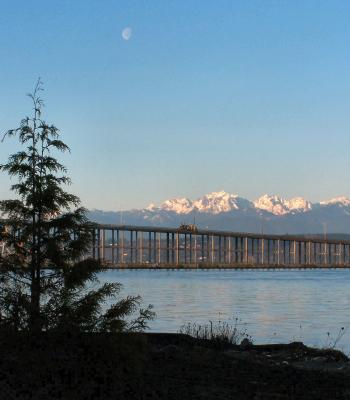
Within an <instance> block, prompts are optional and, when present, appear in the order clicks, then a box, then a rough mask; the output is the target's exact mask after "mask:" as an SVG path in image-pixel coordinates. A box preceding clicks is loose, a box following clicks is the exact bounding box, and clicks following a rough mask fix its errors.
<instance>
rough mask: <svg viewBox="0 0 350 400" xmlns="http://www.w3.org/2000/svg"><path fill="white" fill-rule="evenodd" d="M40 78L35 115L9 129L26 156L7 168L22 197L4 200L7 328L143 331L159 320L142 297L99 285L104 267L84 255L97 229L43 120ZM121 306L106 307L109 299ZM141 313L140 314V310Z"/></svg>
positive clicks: (1, 280) (2, 314) (55, 133)
mask: <svg viewBox="0 0 350 400" xmlns="http://www.w3.org/2000/svg"><path fill="white" fill-rule="evenodd" d="M41 91H42V83H41V81H40V80H39V81H38V83H37V85H36V87H35V90H34V92H33V93H32V94H30V95H29V97H30V99H31V100H32V104H33V115H32V116H31V117H26V118H24V119H22V121H21V123H20V126H19V127H18V128H16V129H11V130H9V131H7V132H6V134H5V135H4V138H5V137H16V138H17V139H18V140H19V144H20V146H21V149H20V151H18V152H17V153H15V154H12V155H10V156H9V158H8V161H7V163H5V164H3V165H1V166H0V169H1V170H2V171H4V172H7V173H8V174H9V175H10V177H11V178H13V179H15V180H16V183H14V184H13V185H12V187H11V189H12V190H13V191H14V192H15V193H16V194H17V196H18V197H17V199H14V200H3V201H1V202H0V211H1V212H2V215H3V218H4V220H5V221H4V223H3V225H2V229H1V232H0V240H1V241H2V242H3V243H4V244H5V248H6V250H7V251H6V252H4V253H3V254H2V255H1V257H0V329H2V330H13V331H29V332H31V333H38V332H42V331H67V330H69V331H71V332H72V331H76V332H122V331H139V330H143V329H144V328H146V326H147V322H148V321H149V320H150V319H151V318H153V316H154V313H153V312H152V310H151V306H149V307H148V308H146V309H139V306H140V301H141V299H140V297H139V296H128V297H126V298H123V299H119V298H118V295H119V293H120V290H121V285H120V284H119V283H104V284H100V282H99V280H98V273H99V272H100V271H101V270H102V269H103V265H102V264H101V263H100V262H98V261H96V260H94V259H92V258H85V257H86V254H87V252H88V251H89V248H90V245H91V241H92V228H93V224H92V223H91V222H90V221H88V219H87V217H86V210H85V209H84V208H83V207H81V206H80V200H79V198H78V197H77V196H75V195H73V194H70V193H68V192H67V191H66V190H65V188H66V187H67V185H69V184H70V183H71V182H70V179H69V178H68V177H67V176H66V172H67V171H66V168H65V167H64V166H63V165H62V164H61V163H59V162H58V160H57V159H56V158H54V152H55V151H59V152H66V151H69V147H68V146H67V145H66V144H65V143H64V142H63V141H62V140H60V133H59V130H58V129H57V128H56V127H55V126H54V125H50V124H48V123H46V122H45V121H44V120H43V119H42V108H43V101H42V99H41V97H40V92H41ZM107 299H108V300H109V301H111V300H112V301H114V303H113V304H112V305H111V306H110V307H107V306H106V300H107ZM137 311H138V314H137V315H136V316H135V315H134V312H137Z"/></svg>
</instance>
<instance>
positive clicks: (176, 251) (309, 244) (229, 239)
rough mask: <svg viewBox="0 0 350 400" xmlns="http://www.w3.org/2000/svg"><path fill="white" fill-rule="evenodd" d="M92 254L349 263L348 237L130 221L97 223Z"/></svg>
mask: <svg viewBox="0 0 350 400" xmlns="http://www.w3.org/2000/svg"><path fill="white" fill-rule="evenodd" d="M92 254H93V257H95V258H98V259H101V260H104V261H105V262H106V266H107V267H108V268H121V269H125V268H132V269H134V268H152V269H176V268H203V269H214V268H215V269H216V268H237V269H241V268H242V269H243V268H244V269H247V268H249V269H266V268H268V269H271V268H273V269H282V268H298V269H303V268H350V241H346V240H328V239H326V238H321V237H318V236H314V237H311V236H295V235H266V234H256V233H244V232H228V231H218V230H204V229H198V228H197V227H195V226H193V225H184V226H181V227H180V228H164V227H159V228H158V227H147V226H133V225H98V226H97V227H96V228H95V230H94V241H93V248H92Z"/></svg>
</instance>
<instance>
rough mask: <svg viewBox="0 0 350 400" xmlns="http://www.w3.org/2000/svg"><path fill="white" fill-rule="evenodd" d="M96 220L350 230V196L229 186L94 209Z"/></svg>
mask: <svg viewBox="0 0 350 400" xmlns="http://www.w3.org/2000/svg"><path fill="white" fill-rule="evenodd" d="M89 217H90V219H91V220H93V221H96V222H99V223H108V224H129V225H147V226H169V227H176V226H179V225H180V224H181V223H193V222H195V223H196V225H197V226H198V227H200V228H204V229H205V228H208V229H220V230H230V231H238V232H259V233H260V232H263V233H271V234H272V233H274V234H317V233H318V234H320V233H326V234H329V233H344V234H350V199H348V198H346V197H336V198H333V199H330V200H327V201H321V202H318V203H312V202H310V201H308V200H305V199H304V198H302V197H294V198H291V199H285V198H282V197H280V196H277V195H267V194H265V195H263V196H261V197H259V198H258V199H256V200H255V201H250V200H248V199H245V198H243V197H240V196H238V195H236V194H230V193H226V192H225V191H220V192H212V193H209V194H206V195H204V196H202V197H200V198H198V199H196V200H191V199H188V198H181V197H179V198H174V199H170V200H166V201H164V202H163V203H162V204H160V205H159V206H157V205H155V204H150V205H149V206H148V207H146V208H143V209H134V210H128V211H123V212H121V211H102V210H91V211H90V212H89Z"/></svg>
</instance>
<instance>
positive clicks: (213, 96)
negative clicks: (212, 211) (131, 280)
mask: <svg viewBox="0 0 350 400" xmlns="http://www.w3.org/2000/svg"><path fill="white" fill-rule="evenodd" d="M0 4H1V13H0V59H1V63H0V80H1V85H0V90H1V94H0V132H5V131H6V130H7V129H10V128H14V127H17V126H18V125H19V122H20V120H21V118H23V117H24V116H26V115H30V113H31V104H30V101H29V98H28V97H26V94H27V93H28V92H30V91H32V89H33V87H34V85H35V83H36V81H37V79H38V77H41V79H42V81H43V82H44V88H45V91H44V93H43V98H44V101H45V110H44V115H43V117H44V119H45V120H46V121H47V122H49V123H53V124H55V125H56V126H57V127H58V128H59V129H60V132H61V135H62V136H61V138H62V140H64V141H65V142H66V143H67V144H68V145H69V146H70V148H71V153H70V154H67V155H64V156H63V157H61V155H57V156H58V157H59V158H60V160H61V161H62V162H63V163H64V164H65V165H66V166H67V168H68V171H69V175H70V176H71V178H72V180H73V184H72V186H71V187H70V190H71V191H72V192H74V193H75V194H77V195H79V196H80V198H81V200H82V203H83V204H84V205H85V206H86V207H88V208H98V209H104V210H121V209H131V208H141V207H145V206H147V205H148V204H149V203H156V204H159V203H161V202H162V201H164V200H165V199H168V198H173V197H177V196H180V197H189V198H197V197H199V196H201V195H203V194H206V193H209V192H212V191H219V190H225V191H227V192H229V193H236V194H239V195H240V196H243V197H246V198H248V199H250V200H254V199H255V198H257V197H259V196H260V195H262V194H264V193H269V194H279V195H281V196H283V197H287V198H289V197H293V196H303V197H305V198H307V199H308V200H311V201H319V200H325V199H328V198H332V197H335V196H340V195H344V196H348V197H350V179H349V172H350V79H349V78H350V51H349V46H350V24H349V18H350V2H349V1H337V0H331V1H326V0H317V1H311V0H302V1H298V0H294V1H284V0H279V1H269V0H264V1H262V0H251V1H238V0H237V1H234V0H227V1H226V0H215V1H202V0H177V1H173V0H172V1H170V0H147V1H146V0H138V1H136V0H134V1H133V0H128V1H110V0H104V1H100V0H84V1H82V0H75V1H71V0H69V1H66V0H60V1H57V0H50V1H49V2H48V1H41V0H40V1H39V0H21V1H18V0H11V1H8V0H0ZM126 28H128V29H126ZM16 150H19V147H18V144H17V143H16V141H15V140H13V139H11V140H6V141H5V142H3V143H1V144H0V163H3V162H5V161H6V159H7V157H8V155H9V154H10V153H13V152H14V151H16ZM10 183H11V182H10V180H9V177H8V176H7V175H4V174H3V173H1V175H0V198H1V199H4V198H8V197H10V196H13V195H12V194H11V193H10V191H9V186H10Z"/></svg>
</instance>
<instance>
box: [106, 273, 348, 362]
mask: <svg viewBox="0 0 350 400" xmlns="http://www.w3.org/2000/svg"><path fill="white" fill-rule="evenodd" d="M101 278H102V280H103V281H104V280H107V281H110V282H121V283H122V284H123V285H124V290H123V292H122V293H123V294H124V295H126V294H134V295H137V294H140V295H141V296H142V298H143V302H144V304H149V303H150V304H153V305H154V310H155V312H156V313H157V317H156V319H155V320H154V321H152V322H151V324H150V328H151V331H158V332H177V331H178V330H179V328H180V327H181V325H183V324H186V323H187V322H199V323H207V322H208V321H209V320H212V321H219V320H221V321H234V319H235V318H239V320H240V323H241V324H242V329H245V328H246V329H247V332H248V333H249V334H250V335H251V336H252V338H253V341H254V342H255V343H286V342H290V341H295V340H297V341H303V342H304V343H306V344H309V345H314V346H325V345H327V344H329V342H330V341H331V342H332V341H334V339H335V338H336V337H337V335H338V332H339V330H340V329H341V328H342V327H345V329H346V328H347V327H348V330H347V332H346V333H345V335H344V336H343V337H342V339H341V340H340V341H339V343H338V345H337V348H339V349H341V350H343V351H345V352H346V353H347V354H349V353H350V270H305V271H300V270H285V271H280V270H279V271H273V270H272V271H252V270H244V271H242V270H207V271H202V270H178V271H176V270H169V271H165V270H124V271H123V270H108V271H106V272H104V273H103V274H102V275H101ZM327 332H329V334H330V339H329V338H328V335H327Z"/></svg>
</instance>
